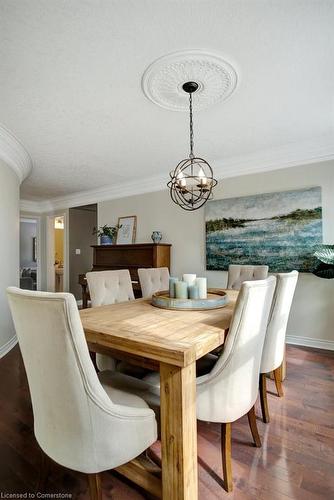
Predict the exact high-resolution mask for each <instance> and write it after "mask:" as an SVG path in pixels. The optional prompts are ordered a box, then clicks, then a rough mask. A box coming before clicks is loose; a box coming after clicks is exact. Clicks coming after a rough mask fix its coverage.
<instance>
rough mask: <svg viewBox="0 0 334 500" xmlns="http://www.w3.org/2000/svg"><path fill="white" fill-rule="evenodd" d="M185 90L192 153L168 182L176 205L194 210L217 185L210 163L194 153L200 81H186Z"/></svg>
mask: <svg viewBox="0 0 334 500" xmlns="http://www.w3.org/2000/svg"><path fill="white" fill-rule="evenodd" d="M182 89H183V90H184V92H187V94H189V136H190V153H189V158H186V159H184V160H182V161H180V163H179V164H178V165H177V166H176V168H175V169H174V170H172V171H171V172H170V174H169V175H170V178H171V180H170V181H169V182H168V184H167V186H168V187H169V192H170V196H171V198H172V200H173V202H174V203H176V205H178V206H179V207H181V208H183V210H187V211H193V210H198V209H199V208H201V207H202V206H203V205H204V204H205V203H206V202H207V201H208V200H210V199H212V196H213V193H212V189H213V188H214V187H215V186H216V185H217V181H216V179H214V178H213V171H212V168H211V167H210V165H209V163H208V162H207V161H206V160H204V159H203V158H198V157H196V156H195V155H194V131H193V101H192V94H193V93H194V92H196V90H197V89H198V83H196V82H191V81H190V82H186V83H184V84H183V85H182Z"/></svg>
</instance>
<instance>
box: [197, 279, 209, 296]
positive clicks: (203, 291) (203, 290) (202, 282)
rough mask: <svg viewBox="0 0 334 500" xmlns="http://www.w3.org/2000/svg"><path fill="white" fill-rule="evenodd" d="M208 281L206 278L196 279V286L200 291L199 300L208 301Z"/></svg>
mask: <svg viewBox="0 0 334 500" xmlns="http://www.w3.org/2000/svg"><path fill="white" fill-rule="evenodd" d="M206 282H207V279H206V278H196V285H197V286H198V289H199V298H200V299H206V298H207V284H206Z"/></svg>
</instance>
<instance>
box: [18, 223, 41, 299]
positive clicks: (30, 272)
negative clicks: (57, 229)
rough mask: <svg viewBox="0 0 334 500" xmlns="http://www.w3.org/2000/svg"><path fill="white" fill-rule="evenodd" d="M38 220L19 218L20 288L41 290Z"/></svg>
mask: <svg viewBox="0 0 334 500" xmlns="http://www.w3.org/2000/svg"><path fill="white" fill-rule="evenodd" d="M40 263H41V261H40V218H39V217H29V216H25V217H20V288H23V289H25V290H40V289H41V265H40Z"/></svg>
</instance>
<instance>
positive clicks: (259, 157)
mask: <svg viewBox="0 0 334 500" xmlns="http://www.w3.org/2000/svg"><path fill="white" fill-rule="evenodd" d="M333 159H334V139H332V138H330V140H329V139H328V138H327V139H325V138H321V139H318V140H317V141H313V142H312V143H311V142H310V141H308V142H304V143H298V144H288V145H285V146H283V147H280V148H272V149H268V150H263V151H261V152H257V153H252V154H248V155H244V156H239V157H234V158H227V159H223V160H213V161H212V162H211V163H212V164H214V174H215V177H216V178H217V179H227V178H231V177H238V176H241V175H250V174H256V173H265V172H270V171H272V170H280V169H284V168H290V167H296V166H298V165H308V164H311V163H319V162H323V161H329V160H333ZM167 180H168V172H167V170H166V174H165V175H157V176H154V177H145V178H141V179H140V180H137V179H136V180H132V181H130V182H126V183H122V184H113V185H112V186H104V187H101V188H97V189H91V190H87V191H81V192H78V193H72V194H69V195H65V196H58V197H56V198H52V199H49V200H43V201H30V200H21V210H22V211H25V212H33V213H43V212H50V211H52V210H59V209H65V208H70V207H76V206H80V205H89V204H91V203H98V202H102V201H107V200H114V199H118V198H125V197H127V196H133V195H138V194H145V193H152V192H154V191H161V190H163V189H166V183H167Z"/></svg>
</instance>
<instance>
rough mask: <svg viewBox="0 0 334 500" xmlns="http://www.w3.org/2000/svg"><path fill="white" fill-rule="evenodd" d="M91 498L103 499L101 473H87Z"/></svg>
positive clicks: (91, 499)
mask: <svg viewBox="0 0 334 500" xmlns="http://www.w3.org/2000/svg"><path fill="white" fill-rule="evenodd" d="M87 476H88V484H89V494H90V500H102V487H101V474H87Z"/></svg>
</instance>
